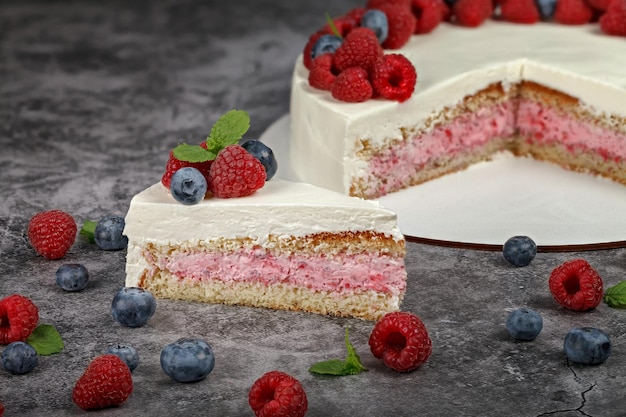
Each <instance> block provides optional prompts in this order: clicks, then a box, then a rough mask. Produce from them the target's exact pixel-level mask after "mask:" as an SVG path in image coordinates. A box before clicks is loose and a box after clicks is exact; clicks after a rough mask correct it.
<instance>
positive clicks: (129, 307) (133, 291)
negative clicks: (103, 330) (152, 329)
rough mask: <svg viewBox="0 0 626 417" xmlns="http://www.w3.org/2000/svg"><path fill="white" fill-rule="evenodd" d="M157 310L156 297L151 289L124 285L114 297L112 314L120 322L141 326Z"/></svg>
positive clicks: (131, 325)
mask: <svg viewBox="0 0 626 417" xmlns="http://www.w3.org/2000/svg"><path fill="white" fill-rule="evenodd" d="M155 310H156V299H155V298H154V296H153V295H152V293H151V292H150V291H146V290H144V289H143V288H137V287H124V288H122V289H120V290H119V291H118V292H117V293H116V294H115V296H114V297H113V302H112V303H111V314H112V315H113V318H114V319H115V321H117V322H118V323H120V324H122V325H124V326H127V327H140V326H143V325H144V324H146V323H147V322H148V320H150V318H151V317H152V315H153V314H154V312H155Z"/></svg>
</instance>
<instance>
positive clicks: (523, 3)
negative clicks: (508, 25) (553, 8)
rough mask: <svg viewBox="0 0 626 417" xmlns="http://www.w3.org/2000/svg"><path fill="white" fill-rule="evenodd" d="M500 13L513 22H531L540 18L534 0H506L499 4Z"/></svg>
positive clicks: (535, 21) (503, 17)
mask: <svg viewBox="0 0 626 417" xmlns="http://www.w3.org/2000/svg"><path fill="white" fill-rule="evenodd" d="M500 15H501V16H502V19H504V20H506V21H508V22H513V23H525V24H533V23H537V22H538V21H539V20H541V15H540V14H539V10H537V6H536V5H535V0H506V1H504V2H502V5H501V6H500Z"/></svg>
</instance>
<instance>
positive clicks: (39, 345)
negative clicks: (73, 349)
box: [26, 324, 65, 356]
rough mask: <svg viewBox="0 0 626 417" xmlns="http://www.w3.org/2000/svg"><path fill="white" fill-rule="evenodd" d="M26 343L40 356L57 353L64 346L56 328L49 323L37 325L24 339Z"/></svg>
mask: <svg viewBox="0 0 626 417" xmlns="http://www.w3.org/2000/svg"><path fill="white" fill-rule="evenodd" d="M26 343H28V344H29V345H31V346H32V347H33V348H35V351H36V352H37V354H38V355H42V356H47V355H52V354H54V353H59V352H60V351H62V350H63V348H64V347H65V344H64V343H63V339H61V335H60V334H59V332H58V331H57V329H55V328H54V327H53V326H51V325H49V324H40V325H39V326H37V327H36V328H35V330H33V332H32V333H31V334H30V336H28V339H26Z"/></svg>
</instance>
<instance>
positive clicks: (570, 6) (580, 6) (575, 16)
mask: <svg viewBox="0 0 626 417" xmlns="http://www.w3.org/2000/svg"><path fill="white" fill-rule="evenodd" d="M592 18H593V9H592V8H591V7H589V5H587V3H585V0H559V1H558V2H557V4H556V8H555V9H554V21H555V22H557V23H561V24H563V25H582V24H585V23H589V22H591V19H592Z"/></svg>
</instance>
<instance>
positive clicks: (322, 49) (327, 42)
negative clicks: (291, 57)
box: [311, 34, 343, 59]
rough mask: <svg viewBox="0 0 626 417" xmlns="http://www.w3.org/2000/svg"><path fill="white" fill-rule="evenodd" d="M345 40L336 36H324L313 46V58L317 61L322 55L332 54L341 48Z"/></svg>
mask: <svg viewBox="0 0 626 417" xmlns="http://www.w3.org/2000/svg"><path fill="white" fill-rule="evenodd" d="M342 43H343V40H342V39H341V38H340V37H338V36H335V35H329V34H327V35H322V36H320V37H319V39H318V40H317V41H315V43H314V44H313V49H311V58H313V59H315V58H317V57H318V56H320V55H322V54H332V53H334V52H335V51H336V50H337V48H339V47H340V46H341V44H342Z"/></svg>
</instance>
